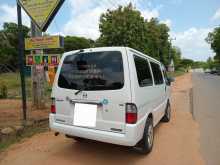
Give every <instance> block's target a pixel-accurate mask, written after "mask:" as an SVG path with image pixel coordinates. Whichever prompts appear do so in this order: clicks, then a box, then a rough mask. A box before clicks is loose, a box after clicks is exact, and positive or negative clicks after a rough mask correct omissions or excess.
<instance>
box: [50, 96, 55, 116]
mask: <svg viewBox="0 0 220 165" xmlns="http://www.w3.org/2000/svg"><path fill="white" fill-rule="evenodd" d="M50 112H51V113H56V106H55V98H51V107H50Z"/></svg>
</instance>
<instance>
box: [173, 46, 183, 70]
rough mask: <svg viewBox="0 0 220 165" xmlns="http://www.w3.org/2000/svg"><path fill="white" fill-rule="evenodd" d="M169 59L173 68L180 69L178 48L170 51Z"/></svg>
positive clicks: (179, 51)
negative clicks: (171, 60)
mask: <svg viewBox="0 0 220 165" xmlns="http://www.w3.org/2000/svg"><path fill="white" fill-rule="evenodd" d="M171 58H172V59H173V61H174V66H175V68H176V69H177V70H178V68H179V67H180V63H181V50H180V48H178V47H175V46H174V47H172V49H171Z"/></svg>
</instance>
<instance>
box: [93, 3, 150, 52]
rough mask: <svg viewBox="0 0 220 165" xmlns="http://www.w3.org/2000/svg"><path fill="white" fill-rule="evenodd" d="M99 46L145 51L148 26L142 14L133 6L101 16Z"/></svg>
mask: <svg viewBox="0 0 220 165" xmlns="http://www.w3.org/2000/svg"><path fill="white" fill-rule="evenodd" d="M99 29H100V32H101V36H100V38H99V39H98V40H97V45H98V46H129V47H132V48H134V49H137V50H140V51H143V50H146V49H147V45H146V42H147V41H146V24H145V21H144V18H143V17H142V16H141V13H140V12H139V11H137V10H135V9H134V7H133V6H132V4H129V5H128V6H125V7H122V6H120V7H119V8H118V9H117V10H107V12H106V13H104V14H102V15H101V18H100V24H99Z"/></svg>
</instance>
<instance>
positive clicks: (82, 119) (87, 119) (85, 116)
mask: <svg viewBox="0 0 220 165" xmlns="http://www.w3.org/2000/svg"><path fill="white" fill-rule="evenodd" d="M96 114H97V105H93V104H81V103H75V108H74V119H73V125H75V126H83V127H96Z"/></svg>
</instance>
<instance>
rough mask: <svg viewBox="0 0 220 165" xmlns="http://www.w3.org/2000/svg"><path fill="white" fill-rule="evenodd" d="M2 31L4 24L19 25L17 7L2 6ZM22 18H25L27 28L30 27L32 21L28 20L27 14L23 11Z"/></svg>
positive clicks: (24, 22) (0, 10) (0, 20)
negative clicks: (12, 23)
mask: <svg viewBox="0 0 220 165" xmlns="http://www.w3.org/2000/svg"><path fill="white" fill-rule="evenodd" d="M0 13H1V17H0V29H1V28H2V25H3V24H4V22H14V23H17V6H15V5H13V6H11V5H8V4H2V5H1V6H0ZM22 18H23V24H24V25H26V26H29V25H30V19H29V18H28V16H27V14H26V13H25V12H24V11H23V10H22Z"/></svg>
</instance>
